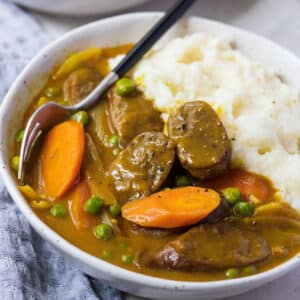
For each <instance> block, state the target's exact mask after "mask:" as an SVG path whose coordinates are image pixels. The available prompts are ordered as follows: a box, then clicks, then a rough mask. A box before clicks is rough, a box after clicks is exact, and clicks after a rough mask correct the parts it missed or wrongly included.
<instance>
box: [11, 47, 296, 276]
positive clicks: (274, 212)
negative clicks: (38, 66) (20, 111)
mask: <svg viewBox="0 0 300 300" xmlns="http://www.w3.org/2000/svg"><path fill="white" fill-rule="evenodd" d="M131 46H132V45H124V46H118V47H112V48H104V49H102V50H101V55H99V56H97V57H93V58H90V59H88V60H84V61H83V62H81V63H79V64H78V66H77V67H76V68H75V69H74V70H73V72H77V73H76V74H77V75H76V74H75V75H76V76H77V77H76V78H71V79H70V77H68V76H65V77H62V78H60V79H54V78H53V76H51V77H50V79H49V81H48V82H47V83H46V85H45V87H44V88H43V90H42V91H41V93H40V94H39V95H38V97H37V98H36V99H35V100H34V102H33V104H32V106H31V108H30V109H29V110H28V113H27V115H26V118H25V120H24V126H25V124H26V121H27V120H28V118H29V116H30V115H31V114H32V112H33V111H34V110H35V109H36V108H37V107H38V106H40V105H42V104H44V103H46V102H47V101H56V102H58V103H61V104H70V103H74V102H76V101H79V100H80V99H78V97H84V95H86V94H88V93H89V92H90V91H91V89H92V88H93V87H95V85H96V84H97V83H98V81H99V80H101V78H102V77H103V76H105V75H106V74H107V73H108V72H109V64H108V59H110V58H112V57H115V56H116V55H118V54H124V53H126V52H127V51H128V50H129V49H130V47H131ZM57 69H58V68H57ZM57 69H55V70H54V72H53V73H55V72H56V71H57ZM78 70H81V71H80V73H78ZM84 70H85V71H84ZM86 70H88V71H86ZM78 74H79V75H78ZM68 75H69V74H68ZM75 75H74V76H75ZM68 78H69V79H68ZM67 80H69V82H67ZM82 83H84V86H82V85H81V84H82ZM73 89H76V92H77V93H75V91H74V90H73ZM111 92H112V91H110V93H111ZM138 93H140V92H138ZM66 94H67V95H68V97H66ZM135 97H136V95H135ZM66 98H67V99H66ZM114 101H115V102H113V101H112V100H109V95H105V96H103V97H102V98H101V99H99V102H98V104H97V105H96V106H95V107H93V108H92V109H90V110H89V111H88V112H87V113H88V115H89V122H88V123H87V125H86V126H85V128H84V131H85V154H84V158H83V162H82V165H81V171H80V174H79V177H80V180H81V179H82V178H84V179H85V181H86V183H87V185H88V188H89V189H90V195H97V196H98V197H100V198H102V199H103V200H104V207H103V208H102V210H101V212H100V213H99V214H97V215H90V216H88V220H89V225H88V226H86V228H84V227H85V226H81V225H80V224H79V225H78V223H76V220H74V215H73V214H72V209H71V208H70V207H71V205H72V203H71V202H72V201H73V200H72V197H73V196H72V195H73V194H72V190H70V191H69V192H68V193H66V194H64V195H63V196H61V197H59V198H58V199H55V201H54V202H51V201H52V200H51V199H48V198H47V195H45V189H44V183H43V178H42V175H41V164H42V162H41V151H42V150H41V145H40V146H38V147H37V149H36V150H35V153H34V155H33V156H32V161H31V164H30V168H29V169H28V175H27V178H26V182H27V184H28V185H29V186H31V187H32V188H33V189H34V190H35V191H36V192H37V193H38V194H39V195H41V199H42V201H46V202H47V203H50V204H49V206H51V205H52V204H54V203H55V204H57V203H59V204H62V205H63V206H64V207H66V208H68V209H69V213H68V214H67V215H66V216H65V217H62V218H60V217H55V216H53V215H52V214H51V213H50V210H49V206H45V207H40V208H37V207H35V208H33V210H34V212H35V213H36V214H37V215H38V216H39V218H40V219H41V220H43V221H44V222H45V223H46V224H47V225H48V226H49V227H50V228H52V229H53V230H54V231H55V232H57V233H58V234H60V235H61V236H62V237H63V238H65V239H66V240H67V241H69V242H71V243H72V244H74V245H75V246H77V247H78V248H80V249H82V250H83V251H86V252H87V253H90V254H92V255H94V256H96V257H99V258H101V259H106V260H107V261H108V262H111V263H112V264H115V265H118V266H120V267H122V268H126V269H129V270H132V271H135V272H139V273H142V274H147V275H151V276H156V277H161V278H167V279H172V280H184V281H213V280H221V279H225V278H226V270H227V269H228V267H232V268H236V269H238V274H239V275H238V276H246V275H252V273H251V274H250V273H249V274H247V273H246V271H245V270H246V269H245V267H247V266H252V267H254V270H255V271H254V272H255V273H256V272H263V271H265V270H268V269H270V268H273V267H275V266H277V265H279V264H281V263H283V262H284V261H286V260H288V259H289V258H291V257H292V256H294V255H295V254H296V253H298V252H299V251H300V215H299V214H298V212H297V211H295V210H294V209H293V208H291V207H290V206H289V205H288V204H287V203H285V202H284V201H282V200H281V199H279V198H278V195H277V192H276V189H275V188H274V187H273V186H272V184H271V182H269V181H268V180H267V179H266V178H264V177H262V176H260V175H257V174H252V173H249V172H247V171H245V170H241V169H235V170H232V169H228V166H227V165H228V162H227V160H226V162H225V163H223V164H222V168H221V169H220V170H221V171H220V172H219V171H218V172H212V173H211V174H213V176H214V177H213V178H209V179H208V180H205V179H203V178H202V176H203V175H202V174H203V172H201V177H200V178H195V177H193V176H192V175H194V174H195V173H196V174H197V171H194V172H193V174H192V175H191V174H189V172H188V170H189V168H182V166H181V165H180V161H179V160H178V159H174V157H173V156H174V155H173V156H172V153H170V154H169V155H168V156H167V154H166V152H164V151H162V152H161V153H159V154H158V155H159V157H160V158H164V159H162V160H164V161H165V160H171V163H172V166H170V167H169V169H168V168H164V169H163V163H161V165H162V166H160V165H159V168H156V169H153V170H154V171H153V172H152V173H149V172H148V173H147V171H148V170H147V168H150V167H149V166H146V167H145V169H144V172H145V173H147V174H146V175H147V176H148V177H147V180H145V181H146V182H147V184H148V182H149V181H151V180H154V181H155V184H156V185H155V189H153V190H151V189H150V190H149V191H148V192H147V194H144V193H143V191H144V190H145V189H146V188H145V187H144V186H143V184H142V181H139V187H136V185H135V187H134V188H135V190H134V193H132V189H133V188H132V186H133V185H132V183H130V189H127V190H126V193H127V194H126V195H125V197H124V199H125V200H124V199H123V198H122V200H120V199H121V196H120V195H119V194H118V193H116V192H115V190H116V189H117V188H118V187H120V186H122V182H121V183H118V184H116V187H115V190H114V189H112V188H111V183H110V182H109V181H111V180H113V181H114V180H117V179H116V178H117V177H118V178H119V180H121V181H122V180H123V182H124V181H125V180H124V179H122V177H120V175H119V173H118V175H117V176H115V177H113V176H110V174H109V172H110V170H111V169H112V167H111V166H114V164H115V165H116V164H118V163H119V162H118V161H117V160H118V158H119V157H121V158H122V156H124V157H126V160H127V162H128V161H129V160H130V159H131V158H130V153H129V154H128V153H125V152H124V151H126V149H128V148H127V147H131V143H132V139H134V138H135V136H138V135H139V134H140V133H141V131H142V133H143V132H144V131H149V128H150V131H153V132H159V131H162V126H161V124H160V123H159V122H160V121H158V119H157V111H154V110H153V114H152V112H151V114H152V115H150V113H149V109H147V111H146V110H145V111H143V110H141V111H140V114H139V113H138V111H136V110H132V109H129V111H130V116H129V115H128V107H125V108H124V109H123V108H122V109H123V110H122V114H123V115H121V121H122V122H124V120H125V121H126V122H127V121H128V123H126V122H125V123H124V124H121V125H120V123H118V124H117V125H116V123H115V121H114V120H116V119H118V118H119V117H120V115H118V113H119V111H118V112H116V111H114V112H113V113H112V112H111V111H112V110H114V109H115V107H116V106H118V105H119V106H120V105H121V106H122V105H123V104H124V103H122V99H121V100H120V99H117V101H116V99H114ZM126 101H128V103H129V105H131V104H130V98H128V99H127V100H126ZM133 101H135V102H136V103H138V105H140V102H141V101H142V100H141V98H139V99H137V98H134V99H133V100H132V102H133ZM116 103H117V104H116ZM148 104H149V103H148V102H147V104H145V107H147V105H148ZM134 109H136V108H134ZM112 115H113V117H114V120H113V121H112V120H111V119H110V116H112ZM153 115H154V117H153ZM143 116H145V120H146V121H145V122H147V124H142V123H143V120H144V119H143ZM127 117H128V120H127V119H126V118H127ZM134 118H139V120H138V121H136V123H133V122H135V121H134ZM151 120H154V121H153V124H154V125H153V127H151V126H150V125H151V122H152V121H151ZM133 124H134V126H133ZM141 124H142V125H141ZM149 124H150V125H149ZM119 125H120V126H119ZM118 126H119V127H118ZM121 126H123V127H121ZM124 126H125V127H124ZM149 126H150V127H149ZM155 126H156V127H155ZM130 128H131V129H130ZM143 128H146V129H145V130H144V129H143ZM153 128H155V129H153ZM129 129H130V130H131V131H130V132H128V130H129ZM173 129H174V130H176V128H173ZM216 130H217V129H216ZM218 130H219V129H218ZM122 132H126V135H124V137H125V138H124V139H123V140H122V143H120V144H118V143H117V144H118V145H113V144H112V143H111V140H110V138H111V137H112V136H113V135H115V134H116V133H117V134H118V135H122ZM159 134H161V135H162V133H159ZM222 135H223V136H224V131H223V130H222ZM152 136H153V134H152ZM154 136H155V141H157V140H158V139H159V137H158V136H159V135H157V134H156V133H155V134H154ZM181 139H182V138H181ZM41 143H43V141H41ZM143 143H145V142H143ZM143 143H142V145H143ZM171 143H173V142H171ZM223 143H224V140H223ZM161 144H164V141H163V142H161ZM166 144H168V142H166ZM196 144H197V143H196ZM225 144H226V149H225V151H224V153H225V154H222V155H223V156H226V159H227V158H228V155H229V152H230V151H229V145H228V143H227V142H226V143H225ZM181 146H182V145H181ZM19 147H20V144H19V143H16V151H15V152H16V153H18V151H19ZM172 147H173V148H175V147H174V146H172ZM173 148H172V149H171V150H170V151H175V150H174V149H173ZM181 148H182V147H181ZM124 149H125V150H124ZM134 151H135V152H137V150H134ZM134 151H132V153H133V152H134ZM149 151H150V152H149ZM151 151H152V150H149V148H146V150H145V153H146V154H147V155H148V154H149V153H151V155H152V152H151ZM181 151H182V150H181ZM138 152H139V153H138V155H142V154H141V152H142V150H140V149H139V150H138ZM216 152H217V151H216ZM120 153H122V154H121V156H119V155H120ZM124 153H125V154H124ZM153 153H155V152H153ZM182 153H183V152H182ZM135 154H136V153H135ZM146 154H145V155H146ZM174 154H175V152H174ZM177 154H178V152H177ZM164 155H165V156H164ZM199 155H201V154H199ZM185 156H186V153H183V155H182V156H179V158H180V159H181V157H185ZM220 156H221V155H220ZM151 161H152V162H153V163H157V161H159V159H156V158H155V157H154V156H153V157H152V156H151V158H148V162H151ZM222 162H223V161H222ZM171 167H172V168H171ZM125 168H126V167H125V166H124V165H122V171H124V169H125ZM225 169H226V170H225ZM111 172H114V174H116V172H115V171H111ZM163 172H166V173H165V174H166V176H159V179H157V178H156V177H155V175H157V174H160V173H161V174H163V175H164V173H163ZM222 172H223V173H222ZM204 173H205V174H206V173H208V174H210V172H206V171H205V172H204ZM216 173H217V174H219V173H222V174H221V175H219V176H218V177H216ZM198 174H199V173H198ZM142 175H143V174H142ZM142 175H141V176H142ZM151 176H152V177H151ZM180 176H185V177H184V178H186V180H187V182H185V183H183V184H182V183H180V185H193V186H202V187H205V188H206V187H207V188H211V189H214V190H217V191H218V192H219V193H220V194H221V195H222V191H223V190H224V189H226V188H228V187H232V186H234V187H235V188H239V189H241V192H242V195H241V197H242V199H243V201H244V203H250V202H251V205H253V209H254V212H253V214H251V215H249V216H243V217H241V216H240V215H236V214H235V212H234V207H231V206H230V205H228V204H226V205H227V206H228V207H227V208H226V214H221V215H220V214H218V216H217V217H216V216H215V218H210V219H204V220H203V222H200V225H199V224H196V225H195V227H194V228H192V229H190V228H191V226H188V227H183V228H175V229H174V230H164V229H151V228H150V229H147V228H140V227H139V226H137V225H134V224H129V223H128V221H126V220H124V219H123V218H122V216H112V215H111V214H110V212H109V211H108V207H109V205H111V204H113V203H118V202H119V203H120V204H122V205H123V204H124V202H126V201H127V199H129V198H130V197H131V196H132V195H134V196H132V198H133V199H137V198H139V196H140V197H141V196H143V197H144V196H147V195H148V194H151V193H154V192H155V191H156V190H158V189H159V190H167V189H170V188H171V189H173V188H176V187H178V186H179V183H178V182H179V180H178V178H180ZM166 177H167V178H166ZM107 178H110V180H108V179H107ZM120 178H121V179H120ZM153 178H154V179H153ZM232 178H237V179H236V180H235V181H232ZM249 178H250V179H251V180H252V181H251V180H250V181H251V182H250V183H249V182H248V183H249V184H248V187H249V186H251V184H253V186H256V187H258V190H256V191H255V190H251V189H249V190H243V184H244V183H245V180H246V181H247V180H248V179H249ZM150 179H151V180H150ZM78 180H79V179H78ZM78 180H77V181H76V182H74V185H76V184H77V183H78ZM115 182H117V181H115ZM113 183H114V182H113ZM134 184H136V182H134ZM151 184H152V186H154V183H151ZM125 185H126V184H124V186H125ZM124 189H126V187H124ZM137 191H142V192H141V193H137ZM123 192H124V190H121V192H120V193H123ZM122 195H124V194H122ZM128 195H131V196H128ZM220 198H222V201H223V202H224V201H225V200H224V199H223V198H224V196H223V195H222V196H220ZM28 201H29V202H30V203H31V204H32V199H28ZM135 201H138V200H135ZM83 204H84V203H82V205H83ZM80 209H83V208H80ZM222 213H223V211H222ZM75 219H76V217H75ZM211 220H213V221H211ZM102 222H104V223H108V224H109V226H111V227H112V228H113V238H111V239H109V240H103V239H96V238H95V231H94V226H95V225H96V224H99V223H102ZM202 223H203V224H202ZM224 228H227V229H226V230H229V231H230V230H231V231H232V232H233V231H235V232H236V234H232V235H231V234H228V232H227V231H226V232H225V231H224V232H223V231H222V230H223V229H224ZM230 228H234V229H230ZM209 230H210V231H211V232H213V233H216V236H215V239H212V240H209V239H207V238H206V236H205V233H206V231H209ZM224 230H225V229H224ZM197 232H198V233H197ZM199 232H202V236H201V239H200V235H199ZM203 232H204V233H203ZM245 233H246V234H245ZM183 235H185V236H184V239H189V240H188V242H184V243H185V244H184V243H183V244H180V241H182V236H183ZM190 235H192V236H194V238H192V240H194V244H193V245H194V248H189V247H192V246H191V244H189V243H190V238H189V236H190ZM256 235H259V236H260V237H261V241H259V243H258V242H257V240H256V237H255V236H256ZM197 236H199V242H198V244H195V243H196V242H195V240H197ZM242 236H247V237H249V238H248V240H245V241H242ZM186 237H188V238H186ZM222 238H223V242H224V245H230V247H229V246H228V249H234V247H235V245H237V244H239V245H240V246H241V247H242V248H243V249H242V250H241V251H244V250H245V251H246V252H245V253H248V252H247V251H250V250H251V249H250V250H249V249H245V248H247V247H248V248H249V247H250V246H249V245H255V246H253V247H256V248H257V247H262V251H264V252H263V253H260V256H259V258H260V259H257V260H253V261H254V262H253V263H252V262H251V263H247V262H245V263H241V264H239V265H235V264H234V263H233V264H232V265H230V266H228V265H227V264H226V261H225V258H223V257H224V248H222V247H219V246H220V239H221V240H222ZM178 241H179V242H178ZM204 241H205V243H206V244H203V243H204ZM209 243H211V245H210V246H211V247H210V248H209V251H210V249H213V250H212V251H210V252H213V253H212V256H213V257H215V258H216V261H217V262H218V263H214V264H213V267H203V259H202V260H201V259H200V258H203V257H204V254H203V251H204V250H205V247H207V246H208V245H207V244H209ZM214 243H216V244H214ZM178 245H180V247H181V246H182V245H183V246H184V247H185V246H186V247H187V250H185V251H186V252H187V254H186V253H183V252H180V251H182V247H181V248H180V247H179V246H178ZM177 246H178V247H179V248H180V249H179V248H178V249H177V248H176V247H177ZM172 247H173V248H172ZM251 247H252V246H251ZM170 248H172V249H173V250H172V251H175V250H176V251H179V252H178V253H179V256H182V262H181V263H178V264H176V267H174V268H173V266H172V265H170V264H169V263H170V262H169V261H166V262H162V257H163V254H164V253H165V251H166V249H170ZM174 249H175V250H174ZM191 249H193V250H191ZM225 249H226V248H225ZM201 250H203V251H202V252H201ZM236 250H237V252H238V251H239V249H236ZM256 250H257V249H256ZM228 251H229V250H228ZM232 252H234V251H233V250H232ZM144 253H146V255H147V256H149V255H150V256H151V257H150V259H148V260H142V259H140V258H141V257H142V256H143V255H144ZM178 253H177V254H178ZM188 253H190V254H188ZM251 254H252V253H251ZM41 255H42V254H41ZM189 255H190V256H192V255H193V256H194V257H188V256H189ZM186 256H187V257H186ZM229 256H230V255H229ZM128 257H133V258H134V259H132V260H128V259H126V258H128ZM196 259H198V260H197V264H199V265H201V268H196ZM222 259H223V261H222ZM149 261H151V263H150V262H149ZM241 261H242V259H241ZM176 263H177V262H176ZM182 265H184V266H186V267H185V269H184V268H181V266H182ZM208 265H209V264H208Z"/></svg>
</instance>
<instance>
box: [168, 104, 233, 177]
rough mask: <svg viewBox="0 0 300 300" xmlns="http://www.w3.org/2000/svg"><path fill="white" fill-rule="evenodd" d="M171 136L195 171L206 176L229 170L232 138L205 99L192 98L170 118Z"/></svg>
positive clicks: (181, 156)
mask: <svg viewBox="0 0 300 300" xmlns="http://www.w3.org/2000/svg"><path fill="white" fill-rule="evenodd" d="M168 133H169V137H170V138H172V139H173V140H174V141H176V143H177V156H178V158H179V160H180V162H181V165H182V166H183V167H184V168H185V169H186V170H187V171H189V172H190V174H191V175H193V176H194V177H197V178H199V179H205V178H209V177H212V176H215V175H217V174H220V173H222V172H223V171H225V170H226V169H227V168H228V166H229V162H230V141H229V139H228V137H227V134H226V130H225V128H224V126H223V125H222V123H221V121H220V119H219V117H218V116H217V114H216V113H215V111H214V110H213V109H212V108H211V106H210V105H209V104H208V103H206V102H204V101H194V102H188V103H186V104H184V105H183V106H181V107H179V108H178V109H177V110H176V111H175V112H174V113H173V114H171V115H170V117H169V120H168Z"/></svg>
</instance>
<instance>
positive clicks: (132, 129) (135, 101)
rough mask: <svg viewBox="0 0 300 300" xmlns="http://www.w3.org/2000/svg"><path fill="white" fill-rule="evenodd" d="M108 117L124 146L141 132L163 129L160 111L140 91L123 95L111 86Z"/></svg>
mask: <svg viewBox="0 0 300 300" xmlns="http://www.w3.org/2000/svg"><path fill="white" fill-rule="evenodd" d="M108 119H109V122H110V124H111V127H112V129H113V130H115V131H116V133H117V134H118V136H119V137H120V143H121V145H122V146H123V147H126V146H127V145H128V143H129V142H130V141H131V140H132V139H133V138H134V137H135V136H136V135H138V134H139V133H142V132H146V131H162V129H163V122H162V119H161V117H160V112H158V111H157V110H155V109H154V107H153V104H152V102H151V101H149V100H147V99H145V97H144V96H143V94H142V93H141V92H139V91H136V92H135V93H134V94H133V95H131V96H128V97H121V96H119V95H118V94H117V93H116V91H115V88H111V89H110V91H109V92H108Z"/></svg>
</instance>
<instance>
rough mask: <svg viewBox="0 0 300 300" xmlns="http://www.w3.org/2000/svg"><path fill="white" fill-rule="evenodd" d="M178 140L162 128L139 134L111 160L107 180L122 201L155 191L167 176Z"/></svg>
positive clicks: (122, 202)
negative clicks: (169, 135)
mask: <svg viewBox="0 0 300 300" xmlns="http://www.w3.org/2000/svg"><path fill="white" fill-rule="evenodd" d="M174 157H175V144H174V142H173V141H171V140H170V139H169V138H168V137H166V136H165V135H164V134H163V133H161V132H144V133H141V134H139V135H138V136H136V137H135V138H134V139H133V140H132V141H131V142H130V144H129V145H128V146H127V147H126V148H125V149H124V150H123V151H122V152H121V153H120V154H119V156H118V157H117V158H116V159H115V161H114V162H113V163H112V164H111V166H110V168H109V170H108V173H107V180H108V182H109V185H110V186H111V187H112V189H113V191H114V193H115V194H116V197H117V199H118V200H119V202H120V204H121V205H123V204H125V203H126V202H127V201H130V200H133V199H138V198H141V197H144V196H147V195H149V194H151V193H153V192H155V191H156V190H157V189H158V188H159V187H160V186H161V185H162V183H163V182H164V181H165V180H166V178H167V176H168V174H169V172H170V170H171V167H172V164H173V161H174Z"/></svg>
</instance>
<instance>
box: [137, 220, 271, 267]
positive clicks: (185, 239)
mask: <svg viewBox="0 0 300 300" xmlns="http://www.w3.org/2000/svg"><path fill="white" fill-rule="evenodd" d="M270 255H271V251H270V248H269V246H268V243H267V241H266V240H265V239H264V238H263V237H262V236H261V235H260V234H259V233H258V232H256V231H254V230H251V229H249V228H246V227H242V226H237V225H236V224H232V223H217V224H201V225H198V226H195V227H193V228H192V229H190V230H188V231H187V232H186V233H184V234H182V235H181V236H179V237H178V238H176V239H174V240H172V241H170V242H168V243H167V244H166V245H165V246H163V247H161V248H159V249H156V251H148V250H146V251H145V252H143V253H141V254H140V255H139V257H138V263H139V264H140V265H141V266H146V267H151V268H160V269H168V270H178V271H185V272H190V271H203V270H223V269H227V268H232V267H243V266H247V265H250V264H254V263H258V262H260V261H263V260H265V259H267V258H268V257H269V256H270Z"/></svg>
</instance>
